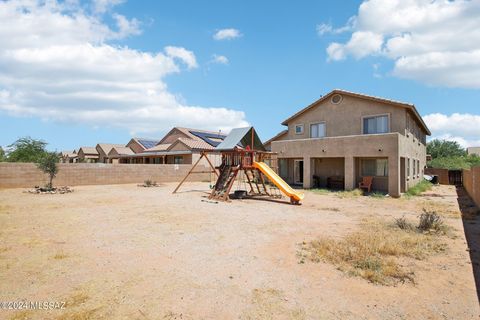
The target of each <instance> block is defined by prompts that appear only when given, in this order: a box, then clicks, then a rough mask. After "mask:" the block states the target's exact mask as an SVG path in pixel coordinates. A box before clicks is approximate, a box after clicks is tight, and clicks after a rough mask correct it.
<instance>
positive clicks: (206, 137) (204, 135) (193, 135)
mask: <svg viewBox="0 0 480 320" xmlns="http://www.w3.org/2000/svg"><path fill="white" fill-rule="evenodd" d="M174 131H180V132H181V133H183V134H184V135H185V138H186V139H191V140H197V141H204V142H206V143H207V144H209V145H210V146H212V147H216V146H217V145H219V144H220V143H221V142H222V141H223V139H225V137H226V135H225V134H223V133H220V132H215V131H207V130H200V129H192V128H184V127H173V128H172V129H171V130H170V131H169V132H168V133H167V134H166V135H165V136H164V137H163V138H162V140H160V142H159V143H158V144H163V143H162V142H163V141H165V139H166V138H167V137H168V136H169V135H170V134H171V133H172V132H174Z"/></svg>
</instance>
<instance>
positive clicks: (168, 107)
mask: <svg viewBox="0 0 480 320" xmlns="http://www.w3.org/2000/svg"><path fill="white" fill-rule="evenodd" d="M376 2H377V1H374V0H372V1H365V2H363V1H342V2H341V4H340V3H339V2H338V1H321V2H320V1H302V2H301V3H300V2H292V1H208V2H207V1H119V0H101V1H100V0H99V1H93V2H91V1H89V2H78V3H77V2H76V1H68V2H66V3H65V2H58V3H55V2H54V4H53V5H52V3H50V4H47V5H44V4H43V3H42V2H39V3H33V4H31V5H29V6H28V8H25V7H23V6H24V5H21V4H19V3H17V2H15V1H10V2H7V3H2V4H0V15H2V16H3V18H4V19H3V21H4V22H3V24H2V22H0V56H1V55H3V57H2V58H0V70H2V71H3V73H4V74H6V75H7V76H6V77H0V128H2V130H1V131H2V134H1V135H0V145H2V146H6V145H8V144H10V143H12V142H13V141H14V140H16V139H17V138H18V137H21V136H26V135H29V136H32V137H34V138H39V139H44V140H45V141H47V142H48V143H49V148H50V149H52V150H53V149H56V150H64V149H73V148H77V147H79V146H84V145H95V144H96V143H98V142H111V143H127V142H128V140H129V139H130V137H131V136H132V135H136V136H147V137H161V136H162V134H164V133H165V132H166V131H168V130H169V128H171V127H172V126H174V125H179V126H193V127H201V128H205V129H213V130H218V129H219V128H222V129H223V130H224V131H227V130H228V129H229V128H231V127H235V126H238V125H245V124H246V123H249V124H251V125H253V126H255V127H256V128H257V130H258V131H259V134H260V136H261V138H263V139H268V138H270V137H271V136H273V135H275V134H276V133H277V132H279V131H280V130H282V129H283V127H282V126H281V124H280V123H281V122H282V121H283V120H284V119H286V118H287V117H289V116H290V115H291V114H293V113H295V112H296V111H298V110H299V109H301V108H303V107H305V106H306V105H308V104H309V103H311V102H313V101H315V100H316V99H318V98H319V97H320V96H321V95H323V94H326V93H328V92H329V91H330V90H332V89H334V88H341V89H345V90H350V91H356V92H361V93H365V94H371V95H375V96H381V97H386V98H390V99H395V100H400V101H406V102H412V103H414V104H415V105H416V106H417V108H418V110H419V112H420V113H421V114H422V115H424V116H426V120H427V123H428V124H429V126H430V128H431V129H432V132H433V134H434V136H435V137H440V138H447V139H452V140H457V141H459V142H460V143H462V144H463V145H465V146H467V145H475V144H477V143H478V144H480V129H479V128H477V127H480V126H479V125H478V124H480V111H479V107H478V101H479V98H480V91H479V89H480V84H479V80H478V79H479V77H477V76H480V71H479V70H480V63H479V61H480V58H479V55H478V52H480V51H479V50H480V45H479V43H480V35H479V32H480V31H478V30H480V25H479V28H477V29H476V30H473V31H472V30H470V31H469V32H472V34H470V33H468V34H466V35H465V36H464V37H465V39H464V38H463V37H462V36H459V35H458V34H459V33H461V30H459V32H458V33H457V34H455V40H454V42H453V43H452V41H443V40H445V38H446V39H447V40H448V37H449V36H452V37H453V36H454V35H450V34H449V32H450V31H449V30H452V28H453V29H455V26H456V25H457V24H458V25H459V26H462V25H463V24H466V22H468V21H469V19H470V21H471V22H472V23H473V24H478V22H476V20H479V19H476V17H478V15H475V14H477V13H479V12H480V10H479V6H478V5H476V4H474V5H472V4H469V3H467V2H463V1H456V3H454V4H453V5H455V6H456V7H452V6H450V7H448V4H447V3H446V2H437V3H435V2H433V6H432V2H431V1H420V0H419V1H417V2H418V3H417V4H412V3H415V1H412V3H410V2H409V4H408V5H406V4H405V2H403V3H402V2H401V1H391V3H390V4H389V5H388V6H383V4H384V3H385V1H383V3H382V2H378V3H376ZM387 2H388V1H387ZM379 3H382V5H379ZM445 6H447V7H445ZM441 9H447V10H450V9H451V10H452V12H456V16H453V17H452V15H448V16H445V17H442V15H436V17H437V18H435V19H430V18H429V17H430V16H429V15H432V14H435V13H436V12H435V10H439V12H440V10H441ZM459 9H460V10H459ZM399 12H402V13H403V14H400V17H398V16H394V15H397V14H398V13H399ZM409 12H415V13H417V15H420V16H422V14H423V17H422V19H420V20H418V21H415V20H412V21H410V20H409V21H407V22H408V23H407V24H406V25H403V24H402V23H403V22H398V23H397V22H396V21H397V20H398V21H403V20H405V19H401V18H403V17H405V16H407V17H408V16H409V15H408V13H409ZM458 12H460V13H458ZM389 14H391V16H389ZM351 17H354V18H353V19H352V18H351ZM382 17H387V18H385V19H384V20H382ZM8 19H11V21H10V22H9V21H8ZM442 19H443V20H442ZM407 20H408V19H407ZM462 21H463V22H462ZM37 23H38V25H37ZM439 25H448V28H449V29H442V28H441V27H437V26H439ZM458 28H460V29H461V27H458ZM458 28H457V29H456V30H458ZM225 29H234V30H235V32H237V33H236V34H234V35H233V36H232V35H231V34H230V33H229V32H226V35H227V36H226V37H225V38H223V39H218V37H217V39H216V38H215V34H216V33H218V32H219V31H221V30H225ZM470 29H472V26H471V25H470ZM473 29H475V28H473ZM12 30H13V31H12ZM425 30H429V31H425ZM432 30H433V31H432ZM230 31H232V30H230ZM12 33H13V35H14V36H15V35H16V36H17V38H19V39H26V40H25V41H24V42H20V43H18V42H14V41H13V40H12V41H10V40H8V41H7V37H8V38H9V39H10V38H11V37H12ZM16 33H17V34H16ZM25 34H29V35H31V34H35V35H36V36H37V38H39V39H40V40H41V39H42V37H45V39H47V40H46V41H36V40H35V39H30V38H29V37H25ZM228 35H230V36H231V37H230V38H229V37H228ZM399 35H401V36H399ZM475 37H477V38H475ZM2 38H3V39H2ZM32 38H33V37H32ZM379 39H380V40H379ZM476 39H478V40H479V41H474V40H476ZM9 41H10V42H9ZM416 41H418V43H416ZM5 42H7V43H6V44H5ZM470 42H473V44H471V43H470ZM2 43H3V44H2ZM332 44H333V45H332ZM167 47H169V48H170V49H167ZM419 47H422V48H421V50H420V49H418V48H419ZM52 52H53V53H54V54H52ZM58 52H61V53H60V54H58V55H57V53H58ZM447 53H448V54H447ZM215 57H216V58H215ZM219 57H221V58H219ZM459 61H460V62H462V63H460V64H459ZM32 70H33V71H32ZM112 70H113V71H112ZM239 111H240V112H239ZM242 112H243V113H242ZM475 124H477V125H475Z"/></svg>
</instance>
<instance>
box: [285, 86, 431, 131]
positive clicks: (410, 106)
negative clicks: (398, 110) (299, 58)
mask: <svg viewBox="0 0 480 320" xmlns="http://www.w3.org/2000/svg"><path fill="white" fill-rule="evenodd" d="M336 93H338V94H343V95H348V96H351V97H356V98H360V99H368V100H371V101H376V102H381V103H387V104H390V105H392V106H397V107H402V108H405V109H407V110H410V111H411V112H412V113H413V114H414V116H415V118H416V120H417V121H418V122H419V123H420V126H421V127H422V128H423V130H425V132H426V133H427V134H428V135H431V134H432V133H431V132H430V130H429V129H428V127H427V125H426V124H425V122H424V121H423V119H422V117H421V116H420V114H419V113H418V111H417V108H415V105H413V104H411V103H406V102H400V101H396V100H390V99H386V98H380V97H375V96H369V95H366V94H362V93H356V92H351V91H346V90H341V89H335V90H332V91H330V92H329V93H328V94H326V95H324V96H323V97H321V98H320V99H318V100H317V101H315V102H313V103H311V104H310V105H308V106H306V107H305V108H303V109H302V110H300V111H298V112H297V113H295V114H294V115H293V116H291V117H290V118H288V119H286V120H285V121H283V122H282V125H285V126H286V125H288V123H289V122H290V121H292V120H293V119H295V118H296V117H298V116H299V115H301V114H303V113H305V112H307V111H308V110H310V109H312V108H314V107H316V106H317V105H318V104H319V103H320V102H323V101H325V100H327V99H328V98H330V97H331V96H333V95H334V94H336Z"/></svg>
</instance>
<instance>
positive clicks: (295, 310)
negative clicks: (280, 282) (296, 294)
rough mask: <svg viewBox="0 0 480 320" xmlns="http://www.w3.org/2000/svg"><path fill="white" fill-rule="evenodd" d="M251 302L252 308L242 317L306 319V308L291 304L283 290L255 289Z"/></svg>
mask: <svg viewBox="0 0 480 320" xmlns="http://www.w3.org/2000/svg"><path fill="white" fill-rule="evenodd" d="M251 302H252V308H251V309H249V310H248V311H247V312H246V313H245V316H244V317H241V318H242V319H249V320H250V319H252V320H253V319H264V320H266V319H272V320H273V319H288V320H303V319H306V313H305V310H304V309H303V308H299V307H298V306H295V305H291V303H290V302H289V301H288V299H287V298H286V297H285V295H284V293H283V291H281V290H277V289H273V288H267V289H254V290H253V291H252V300H251Z"/></svg>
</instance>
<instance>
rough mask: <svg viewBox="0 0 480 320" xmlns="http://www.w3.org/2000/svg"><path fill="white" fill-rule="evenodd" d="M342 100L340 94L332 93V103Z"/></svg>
mask: <svg viewBox="0 0 480 320" xmlns="http://www.w3.org/2000/svg"><path fill="white" fill-rule="evenodd" d="M342 100H343V97H342V96H341V95H339V94H334V95H333V96H332V100H331V101H332V103H333V104H339V103H340V102H342Z"/></svg>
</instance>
